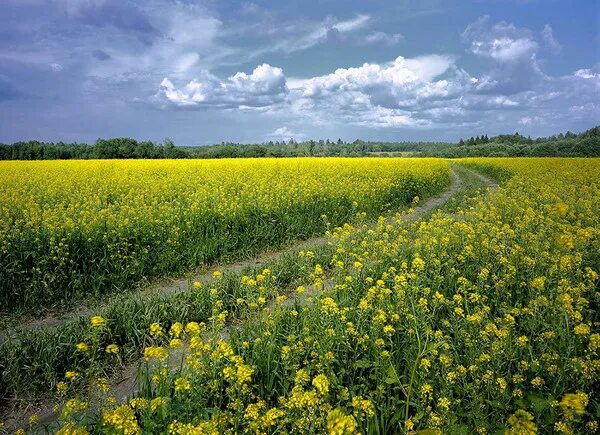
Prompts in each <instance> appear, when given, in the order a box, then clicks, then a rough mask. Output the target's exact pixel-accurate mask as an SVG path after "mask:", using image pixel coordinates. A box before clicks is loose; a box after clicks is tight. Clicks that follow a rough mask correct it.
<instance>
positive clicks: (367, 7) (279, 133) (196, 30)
mask: <svg viewBox="0 0 600 435" xmlns="http://www.w3.org/2000/svg"><path fill="white" fill-rule="evenodd" d="M597 124H600V2H599V1H597V0H577V1H573V0H564V1H559V0H394V1H384V0H335V1H334V0H285V1H281V0H278V1H274V0H269V1H267V0H265V1H259V0H255V1H232V0H205V1H202V0H198V1H191V0H187V1H186V0H144V1H142V0H0V142H5V143H10V142H14V141H18V140H34V139H35V140H43V141H64V142H87V143H92V142H94V141H95V140H96V139H98V138H101V137H102V138H107V137H134V138H136V139H139V140H147V139H149V140H153V141H162V140H164V139H165V138H171V139H172V140H174V141H175V143H176V144H178V145H202V144H210V143H219V142H221V141H235V142H263V141H269V140H273V141H275V140H289V139H291V138H294V139H295V140H304V139H326V138H329V139H333V140H337V139H338V138H341V139H343V140H346V141H352V140H354V139H357V138H361V139H366V140H384V141H402V140H439V141H456V140H458V139H459V138H461V137H470V136H474V135H480V134H488V135H490V136H491V135H494V134H499V133H514V132H517V131H518V132H519V133H521V134H525V135H531V136H546V135H551V134H554V133H558V132H561V131H563V132H565V131H567V130H571V131H575V132H577V131H583V130H585V129H588V128H591V127H593V126H595V125H597Z"/></svg>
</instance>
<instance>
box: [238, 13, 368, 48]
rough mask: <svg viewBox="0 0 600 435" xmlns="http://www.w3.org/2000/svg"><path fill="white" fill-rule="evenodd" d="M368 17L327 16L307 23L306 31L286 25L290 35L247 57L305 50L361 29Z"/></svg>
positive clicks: (275, 32)
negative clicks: (338, 18)
mask: <svg viewBox="0 0 600 435" xmlns="http://www.w3.org/2000/svg"><path fill="white" fill-rule="evenodd" d="M370 19H371V17H370V16H369V15H357V16H356V17H355V18H352V19H349V20H343V21H338V20H337V19H335V18H328V19H326V20H324V21H322V22H320V23H316V24H307V25H306V27H307V28H308V31H306V30H304V26H301V27H298V26H288V27H289V28H290V30H291V33H292V35H291V36H283V37H282V36H280V37H279V38H278V39H279V41H278V42H276V43H274V44H271V45H267V46H264V47H261V48H259V49H256V50H254V51H252V52H250V53H248V54H247V57H248V58H250V59H254V58H257V57H260V56H262V55H264V54H267V53H274V52H284V53H293V52H296V51H301V50H306V49H308V48H311V47H314V46H315V45H317V44H321V43H323V42H325V41H327V40H328V38H330V37H335V36H334V35H344V34H346V33H350V32H353V31H355V30H359V29H362V28H364V27H366V26H367V25H368V23H369V21H370ZM272 33H273V34H277V33H278V30H273V31H272Z"/></svg>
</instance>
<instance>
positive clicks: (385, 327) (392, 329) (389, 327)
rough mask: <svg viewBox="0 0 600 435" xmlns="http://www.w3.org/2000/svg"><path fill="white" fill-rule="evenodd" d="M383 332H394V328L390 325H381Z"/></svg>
mask: <svg viewBox="0 0 600 435" xmlns="http://www.w3.org/2000/svg"><path fill="white" fill-rule="evenodd" d="M383 332H384V333H386V334H388V335H392V334H393V333H394V332H396V330H395V329H394V327H393V326H392V325H386V326H384V327H383Z"/></svg>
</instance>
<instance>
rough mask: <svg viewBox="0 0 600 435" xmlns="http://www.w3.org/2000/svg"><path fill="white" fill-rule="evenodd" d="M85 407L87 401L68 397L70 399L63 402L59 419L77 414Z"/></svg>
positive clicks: (86, 406) (86, 407) (84, 409)
mask: <svg viewBox="0 0 600 435" xmlns="http://www.w3.org/2000/svg"><path fill="white" fill-rule="evenodd" d="M87 409H88V404H87V402H84V401H82V400H79V399H70V400H67V402H66V403H65V404H64V406H63V409H62V412H61V415H60V416H61V419H63V420H66V419H67V418H68V417H69V416H72V415H74V414H78V413H80V412H84V411H86V410H87Z"/></svg>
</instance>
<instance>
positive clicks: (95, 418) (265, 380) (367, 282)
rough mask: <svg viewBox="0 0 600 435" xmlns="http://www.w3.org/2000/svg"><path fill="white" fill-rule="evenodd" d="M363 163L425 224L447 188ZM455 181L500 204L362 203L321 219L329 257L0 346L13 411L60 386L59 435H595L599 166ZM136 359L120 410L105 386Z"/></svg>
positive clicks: (307, 258) (559, 166)
mask: <svg viewBox="0 0 600 435" xmlns="http://www.w3.org/2000/svg"><path fill="white" fill-rule="evenodd" d="M321 161H322V162H323V163H322V164H323V168H321V170H320V171H315V173H313V174H312V175H311V177H317V176H318V175H317V173H321V172H322V171H323V170H325V169H324V168H327V167H331V165H333V163H329V162H330V161H329V160H328V159H325V160H321ZM351 161H352V160H351ZM371 161H373V162H374V163H373V167H371V166H370V165H369V162H371ZM284 162H285V161H284ZM354 162H356V166H354V167H353V170H354V171H355V172H360V171H361V170H362V169H363V168H366V170H368V171H369V172H368V173H369V176H364V177H360V176H357V177H358V178H355V179H354V180H355V181H356V180H357V179H359V180H363V182H364V185H365V186H370V185H371V183H378V182H379V183H382V184H381V185H383V186H386V185H387V186H389V185H390V184H386V183H392V181H391V180H398V176H401V177H400V179H401V180H402V182H403V183H407V181H406V180H413V181H412V182H413V183H421V182H426V180H427V177H429V178H430V179H432V180H438V181H437V182H436V183H437V184H436V185H435V186H433V187H431V188H430V190H426V189H425V188H424V187H422V186H420V185H419V184H417V187H415V190H414V191H410V194H409V195H407V196H402V195H400V194H399V193H396V194H395V195H396V197H398V196H400V198H401V200H400V201H399V204H407V203H411V206H413V207H415V208H416V207H418V203H419V202H420V199H419V198H415V195H417V193H418V192H419V193H420V192H425V195H426V196H427V194H429V195H433V194H435V192H440V191H442V190H443V189H444V186H447V184H448V181H449V177H450V166H448V165H449V164H448V162H446V161H443V160H417V159H373V160H371V159H357V160H354ZM375 162H376V163H375ZM399 162H404V163H399ZM265 164H267V163H265ZM268 164H273V163H271V162H269V163H268ZM282 164H283V163H282ZM285 164H287V165H289V164H290V163H285ZM328 165H329V166H328ZM387 165H389V166H387ZM402 165H404V166H402ZM452 165H453V166H454V169H453V170H454V171H455V172H458V171H459V170H460V171H468V172H474V173H475V172H477V173H482V174H486V175H487V176H489V177H493V178H494V179H495V180H498V183H499V184H500V186H499V187H498V188H497V189H495V190H493V191H491V190H489V189H473V190H472V191H463V192H462V193H461V192H460V191H457V193H456V198H455V199H456V201H455V202H453V203H452V206H451V207H446V208H445V207H444V206H443V205H442V206H441V209H440V210H438V211H436V212H433V213H432V214H430V215H423V216H420V217H418V218H414V219H409V218H408V216H410V215H404V214H394V213H393V206H392V205H390V204H391V201H390V200H389V199H387V198H386V200H385V201H383V200H382V201H381V202H377V200H376V199H375V197H376V196H377V189H373V190H369V189H368V187H364V189H365V190H364V192H370V194H371V195H373V199H372V200H371V201H373V202H368V201H361V200H360V197H350V198H349V199H348V200H349V201H357V202H360V204H359V205H352V207H350V208H349V209H348V212H347V213H348V214H347V215H344V216H340V220H341V221H344V219H345V220H346V221H347V222H346V223H343V224H338V223H336V224H333V223H331V222H330V221H328V218H329V215H328V216H327V218H321V216H320V214H321V213H318V212H315V215H318V219H319V222H324V223H323V225H324V228H322V230H323V229H324V230H326V231H327V238H328V243H327V244H324V245H322V246H319V247H316V248H315V249H311V250H306V249H303V250H297V251H290V253H289V254H288V255H286V256H285V257H283V258H281V259H280V260H279V261H275V262H271V263H267V264H260V265H256V266H255V267H250V268H247V269H245V270H243V271H241V272H231V273H227V272H225V273H221V272H220V271H217V272H215V273H214V274H213V278H212V279H211V280H210V281H208V282H194V283H190V286H189V289H188V290H187V291H186V292H182V293H179V294H176V295H171V296H168V297H150V298H146V299H132V296H131V297H130V296H125V297H124V299H123V300H120V301H119V303H116V304H115V305H114V307H112V308H110V309H108V310H105V311H103V312H100V311H99V312H97V313H95V315H94V316H91V317H88V318H85V319H78V320H77V321H76V322H74V323H73V324H70V325H67V326H66V327H65V328H62V329H61V328H58V329H57V330H56V331H55V332H52V331H41V332H40V331H33V332H28V333H26V334H25V333H24V334H23V335H21V336H18V335H17V336H15V337H13V338H11V339H9V340H8V341H7V342H5V343H3V344H0V346H3V347H2V352H0V354H3V355H5V357H2V356H0V366H1V367H2V368H3V373H4V374H5V375H4V377H3V378H2V382H3V384H4V385H3V388H2V389H3V395H10V394H19V393H20V392H22V390H24V389H27V387H28V385H31V386H34V385H35V386H36V387H35V388H42V386H44V385H46V386H47V385H51V386H52V388H53V389H54V391H55V397H56V400H57V403H58V404H57V410H58V423H54V426H52V429H51V430H52V431H57V432H58V433H63V434H74V433H79V434H84V433H124V434H135V433H142V432H144V433H169V434H189V433H193V434H222V433H231V434H233V433H255V434H258V433H330V434H352V433H374V434H383V433H390V434H392V433H393V434H395V433H410V434H416V433H419V434H441V433H444V434H463V433H479V434H488V433H489V434H492V433H505V434H535V433H595V432H597V431H598V423H597V421H598V419H599V418H600V402H599V398H598V396H597V391H598V377H599V371H600V358H599V354H600V333H599V326H600V318H599V316H598V305H599V303H600V292H599V291H598V283H599V279H598V278H599V277H598V273H599V271H600V212H599V211H600V159H560V158H475V159H461V160H457V161H454V162H453V163H452ZM428 168H429V169H428ZM371 169H372V172H371V171H370V170H371ZM400 169H401V170H402V172H400V171H399V170H400ZM388 170H389V174H391V175H390V178H389V179H388V178H385V177H386V176H387V175H386V174H388V172H387V171H388ZM340 171H341V169H340V167H337V168H334V169H331V172H330V174H332V173H336V172H340ZM395 171H398V172H395ZM343 174H344V173H343V172H342V175H343ZM403 174H405V175H403ZM406 174H411V176H408V175H406ZM347 176H350V175H347ZM311 177H307V178H310V179H312V178H311ZM369 177H370V178H369ZM378 177H379V178H378ZM267 178H268V177H267ZM382 180H387V181H382ZM415 180H417V181H415ZM320 182H321V183H322V186H321V187H322V188H325V187H324V186H325V184H327V183H323V179H321V181H320ZM434 182H435V181H434ZM265 183H267V181H265ZM306 183H310V181H306ZM330 184H331V183H330ZM406 185H407V184H404V186H406ZM315 186H317V185H316V184H315ZM330 187H331V189H332V192H333V191H334V189H335V188H337V189H338V190H339V191H340V192H345V193H344V194H345V195H352V192H353V189H351V188H350V187H349V186H347V185H344V183H343V182H339V184H337V185H336V186H330ZM328 188H329V187H328ZM344 189H346V190H344ZM419 189H421V190H419ZM424 189H425V190H424ZM463 189H464V187H463ZM382 192H384V193H385V195H388V192H389V190H388V191H386V190H382ZM396 192H402V189H401V188H400V189H399V190H398V191H396ZM340 196H341V194H340ZM345 200H346V199H345ZM449 202H451V201H449ZM367 204H369V205H367ZM371 204H375V205H371ZM371 207H372V208H371ZM378 207H379V209H380V210H386V211H390V210H391V211H392V213H388V214H387V215H386V216H382V217H380V218H379V219H378V220H376V221H375V222H374V223H373V222H372V221H371V220H370V219H369V215H371V216H373V213H376V212H375V211H374V210H375V209H377V208H378ZM367 210H368V211H369V213H366V211H367ZM330 215H331V212H330ZM341 221H340V223H341ZM13 340H14V341H13ZM28 346H29V347H28ZM35 352H39V353H38V354H36V355H38V356H37V357H36V358H34V359H33V360H27V355H34V354H35ZM53 352H54V353H56V355H60V358H59V357H58V356H57V357H56V358H57V359H55V360H51V359H48V360H47V361H43V358H44V357H46V355H50V354H53ZM134 353H135V354H137V355H139V356H140V364H139V372H138V377H137V379H136V380H135V386H134V388H133V389H132V390H131V391H130V393H131V394H130V397H119V395H118V394H117V392H116V391H115V389H114V387H113V386H112V385H111V380H110V378H109V377H107V374H106V373H107V372H106V369H105V368H106V366H107V365H112V366H118V365H120V364H121V363H123V361H124V360H126V359H127V357H130V356H131V355H132V354H134ZM6 355H8V356H6ZM48 358H50V357H48ZM36 361H37V363H38V365H39V367H37V368H36V367H35V365H36ZM38 369H39V370H38ZM36 370H38V371H36ZM25 372H27V373H28V376H29V377H26V376H25V377H22V379H21V381H19V380H18V378H19V376H23V375H21V373H25ZM19 382H21V383H19ZM36 382H39V383H38V384H36ZM32 388H33V387H32ZM45 429H46V428H45V427H44V425H43V424H42V423H40V422H39V421H38V417H37V416H35V415H33V416H31V419H30V425H29V430H30V431H31V432H39V431H43V430H45Z"/></svg>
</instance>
